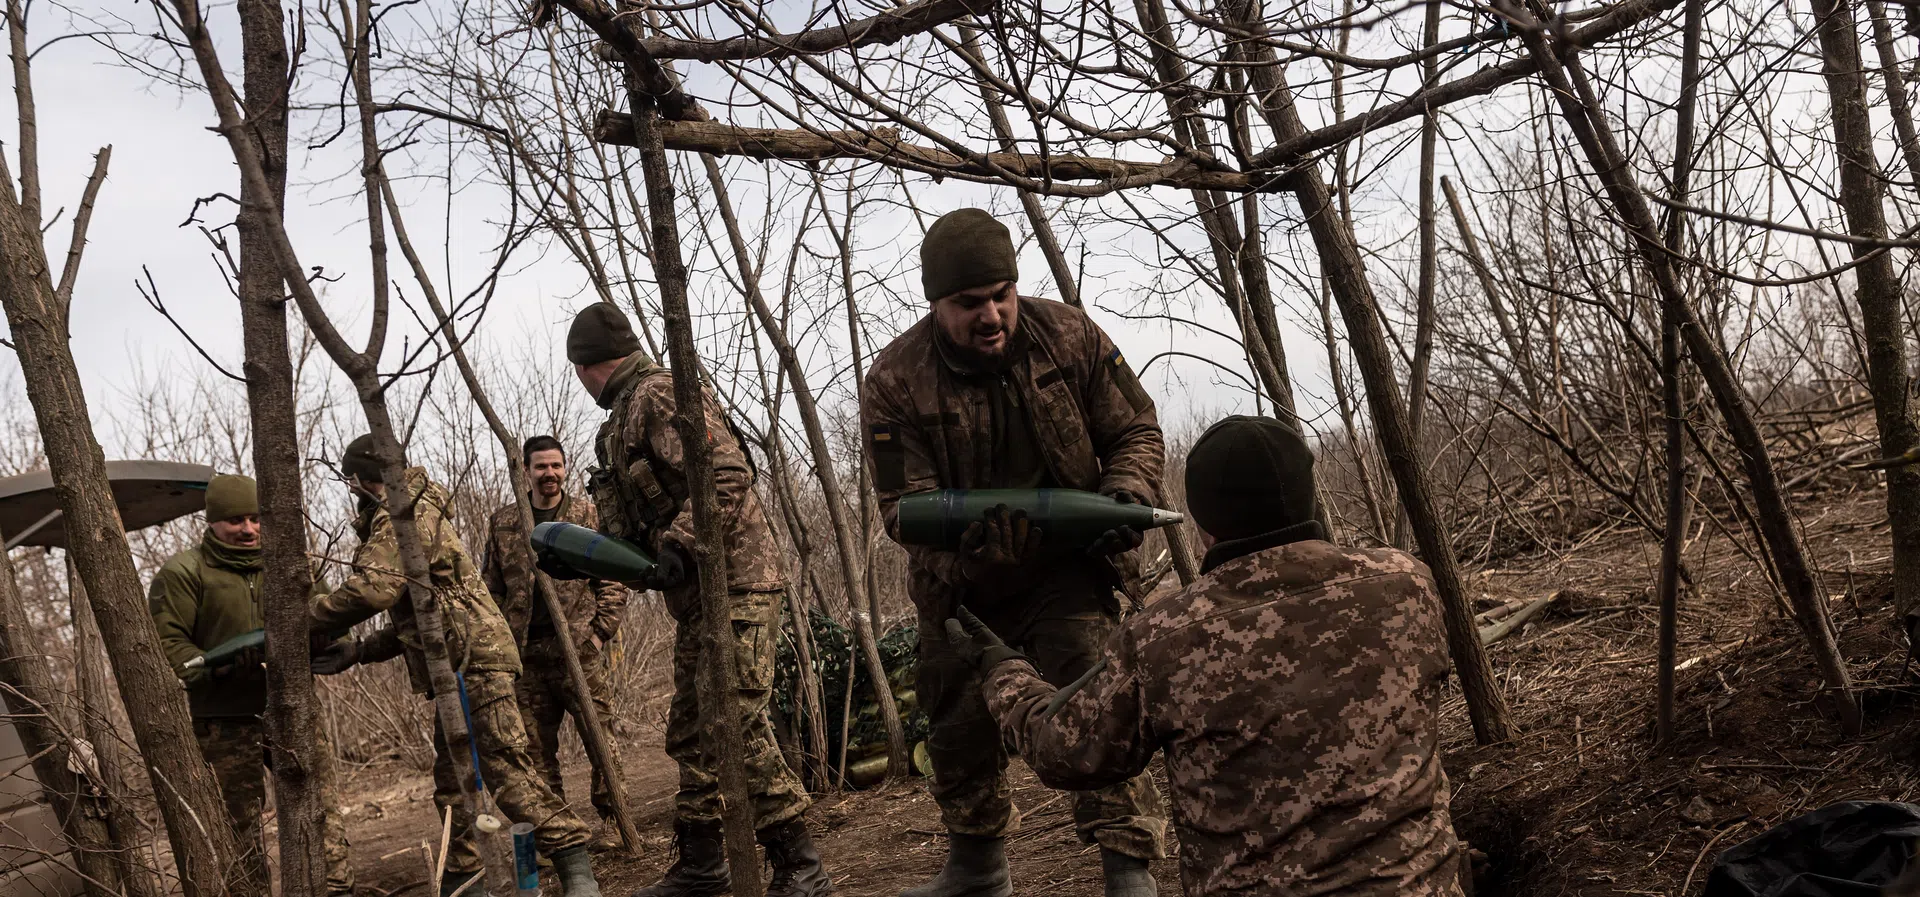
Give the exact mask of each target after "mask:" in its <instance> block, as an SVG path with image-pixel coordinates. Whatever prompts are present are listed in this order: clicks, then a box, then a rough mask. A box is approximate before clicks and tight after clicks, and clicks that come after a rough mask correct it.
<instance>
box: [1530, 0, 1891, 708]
mask: <svg viewBox="0 0 1920 897" xmlns="http://www.w3.org/2000/svg"><path fill="white" fill-rule="evenodd" d="M1501 12H1502V14H1503V15H1511V16H1513V17H1514V21H1516V22H1519V23H1522V27H1521V28H1520V33H1521V36H1522V37H1523V38H1524V39H1525V41H1526V44H1527V50H1528V53H1529V54H1530V55H1531V56H1532V57H1533V59H1534V61H1535V63H1536V64H1537V65H1538V67H1539V71H1540V76H1541V78H1542V80H1543V81H1545V82H1546V84H1547V87H1548V89H1549V90H1550V92H1551V93H1552V94H1553V97H1554V100H1555V101H1556V102H1557V103H1558V104H1559V106H1560V111H1561V116H1562V118H1564V119H1565V120H1566V122H1567V125H1568V128H1569V130H1571V131H1572V132H1573V134H1574V136H1575V137H1576V138H1577V139H1578V140H1579V142H1580V144H1581V147H1582V149H1583V150H1584V151H1585V152H1586V155H1587V159H1588V163H1589V165H1590V167H1591V168H1592V170H1593V171H1594V173H1595V174H1596V175H1597V176H1598V177H1599V178H1600V181H1601V183H1602V184H1603V185H1604V186H1605V188H1606V191H1607V195H1608V199H1609V200H1610V201H1611V203H1612V205H1613V207H1614V210H1615V211H1616V212H1617V213H1618V214H1619V215H1620V219H1621V223H1622V225H1623V226H1624V227H1625V228H1626V229H1627V232H1628V235H1629V236H1630V237H1631V238H1632V239H1633V241H1634V243H1635V250H1636V251H1637V252H1638V253H1639V254H1640V256H1641V258H1642V259H1643V260H1644V261H1645V263H1646V265H1647V267H1648V269H1649V270H1650V273H1652V275H1653V279H1654V284H1655V286H1656V287H1657V288H1658V289H1659V290H1660V294H1661V298H1662V300H1663V301H1665V302H1667V303H1669V304H1671V305H1673V306H1674V307H1675V308H1677V309H1679V310H1680V311H1681V312H1683V314H1684V317H1683V319H1682V320H1681V322H1680V332H1681V336H1682V337H1683V338H1684V339H1685V340H1686V344H1687V348H1688V350H1689V351H1690V352H1691V353H1692V355H1693V360H1694V364H1695V365H1697V366H1698V367H1699V369H1700V373H1701V377H1702V379H1704V380H1705V381H1706V384H1707V388H1708V390H1709V391H1710V392H1711V393H1712V395H1713V398H1714V403H1715V405H1716V406H1717V407H1718V409H1719V411H1720V416H1721V418H1722V419H1723V420H1724V421H1725V422H1726V425H1727V432H1728V435H1729V436H1731V437H1732V439H1733V441H1734V445H1735V447H1736V448H1737V449H1738V450H1739V451H1740V459H1741V463H1742V465H1743V466H1744V467H1745V469H1746V472H1747V479H1748V483H1749V486H1750V488H1751V490H1752V492H1753V502H1754V508H1755V511H1756V514H1755V516H1756V517H1757V518H1758V523H1759V525H1760V530H1761V532H1762V533H1763V534H1764V535H1765V537H1766V542H1767V544H1768V547H1769V549H1770V551H1771V552H1772V555H1773V562H1774V568H1775V570H1776V572H1777V573H1778V574H1779V577H1780V582H1781V585H1782V587H1783V588H1784V589H1785V590H1786V592H1787V597H1788V600H1789V601H1791V602H1792V605H1793V609H1794V617H1795V619H1796V620H1797V621H1798V622H1799V624H1800V629H1801V631H1802V632H1803V633H1804V634H1805V636H1806V639H1807V644H1808V648H1809V649H1810V651H1811V652H1812V654H1813V657H1814V662H1815V663H1816V664H1817V665H1818V667H1819V669H1820V673H1821V676H1822V678H1823V679H1825V680H1826V687H1827V688H1828V689H1829V690H1831V691H1832V692H1833V693H1834V698H1835V703H1836V705H1837V707H1836V709H1837V711H1838V712H1839V714H1840V721H1841V728H1842V730H1843V731H1844V732H1845V733H1846V734H1848V735H1850V736H1851V735H1854V734H1857V733H1858V732H1859V731H1860V706H1859V704H1858V703H1856V702H1855V700H1854V695H1853V686H1852V682H1851V679H1850V676H1849V674H1848V672H1847V666H1846V661H1845V659H1844V658H1842V657H1841V656H1840V649H1839V646H1838V645H1837V644H1836V643H1835V641H1834V636H1833V628H1832V625H1831V623H1830V622H1829V621H1828V618H1827V604H1826V601H1825V599H1824V598H1823V597H1822V596H1821V595H1820V594H1819V590H1818V588H1817V586H1816V584H1815V583H1814V581H1813V570H1812V567H1811V566H1810V564H1809V563H1808V561H1807V557H1806V552H1805V549H1804V548H1803V546H1802V545H1801V544H1800V536H1799V533H1797V532H1795V531H1794V518H1793V513H1792V509H1791V508H1790V507H1789V506H1788V504H1787V500H1786V496H1785V495H1784V494H1782V492H1781V490H1780V482H1779V478H1778V476H1777V475H1776V474H1775V472H1774V469H1773V457H1772V455H1771V454H1769V452H1768V449H1767V444H1766V439H1765V436H1764V434H1762V433H1761V431H1760V428H1759V426H1758V425H1757V424H1756V423H1755V422H1754V417H1753V410H1752V407H1751V404H1750V402H1749V400H1748V398H1747V395H1746V393H1745V391H1744V389H1743V388H1742V387H1741V385H1740V381H1739V379H1738V378H1737V377H1736V376H1735V374H1734V372H1733V368H1732V365H1731V363H1730V362H1729V361H1728V359H1727V357H1726V355H1725V354H1724V353H1723V352H1722V351H1721V348H1720V346H1719V343H1718V342H1717V341H1716V340H1715V339H1714V338H1713V337H1712V335H1711V334H1710V333H1709V332H1708V331H1707V330H1706V328H1705V327H1704V326H1703V325H1702V323H1701V321H1700V320H1699V316H1698V314H1697V313H1696V312H1695V311H1694V309H1693V308H1692V306H1691V305H1690V304H1688V303H1687V302H1686V296H1685V293H1684V292H1683V291H1682V290H1681V288H1680V284H1679V279H1678V277H1677V276H1676V274H1675V272H1674V270H1673V267H1672V261H1671V260H1670V258H1669V256H1668V255H1667V253H1666V249H1665V247H1664V246H1663V245H1662V244H1661V242H1660V240H1659V236H1658V234H1659V229H1658V228H1657V226H1656V225H1655V223H1654V219H1653V213H1652V211H1651V210H1650V209H1649V208H1648V205H1647V199H1646V197H1645V195H1643V194H1642V193H1641V191H1640V186H1639V185H1638V184H1637V183H1635V181H1634V180H1633V178H1632V176H1631V174H1630V173H1629V171H1630V170H1629V168H1628V167H1627V162H1626V158H1625V157H1624V156H1623V155H1622V154H1621V152H1620V149H1619V145H1618V143H1617V142H1616V141H1615V139H1614V136H1613V132H1612V130H1611V128H1610V127H1609V126H1608V125H1607V124H1606V121H1605V119H1604V118H1603V117H1602V115H1601V114H1600V108H1601V107H1600V104H1599V100H1598V99H1597V98H1596V97H1595V96H1594V92H1593V89H1592V85H1591V84H1589V83H1588V82H1587V78H1586V75H1585V73H1584V71H1582V70H1581V68H1580V66H1579V63H1578V60H1577V58H1573V57H1567V58H1562V57H1561V56H1560V55H1559V54H1558V52H1557V50H1556V49H1555V48H1554V47H1553V46H1552V45H1551V44H1549V43H1548V39H1547V37H1546V35H1545V33H1544V31H1543V30H1542V29H1541V26H1540V25H1539V24H1538V23H1537V22H1535V21H1534V20H1533V19H1532V16H1531V15H1530V14H1528V13H1527V12H1526V11H1525V10H1522V9H1520V8H1518V7H1515V6H1512V5H1511V4H1506V5H1503V7H1502V10H1501Z"/></svg>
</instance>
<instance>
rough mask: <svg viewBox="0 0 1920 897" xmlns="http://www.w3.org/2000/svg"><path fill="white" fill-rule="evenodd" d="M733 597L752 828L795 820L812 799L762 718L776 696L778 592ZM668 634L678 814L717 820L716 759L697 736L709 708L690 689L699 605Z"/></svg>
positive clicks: (737, 699)
mask: <svg viewBox="0 0 1920 897" xmlns="http://www.w3.org/2000/svg"><path fill="white" fill-rule="evenodd" d="M729 597H730V598H731V600H732V603H733V637H734V645H733V649H734V658H733V659H734V664H735V669H737V670H738V671H739V674H740V680H739V681H740V689H739V691H738V692H737V693H735V694H734V696H733V698H734V704H733V707H732V708H731V711H732V712H733V713H734V714H736V715H738V716H739V718H740V730H741V733H742V735H744V736H745V740H746V750H747V788H748V790H749V791H750V792H751V795H752V800H753V818H754V823H753V827H754V828H756V829H765V828H768V827H770V826H775V825H780V824H781V823H784V822H788V821H791V820H794V819H798V818H800V816H802V815H803V814H805V813H806V812H807V807H808V806H809V805H810V804H811V803H812V798H811V797H809V796H808V795H807V789H806V787H805V786H803V785H801V784H800V779H799V777H798V776H795V775H794V774H793V770H791V769H788V768H787V760H786V757H785V756H783V755H782V754H781V753H780V745H779V743H778V742H776V741H775V740H774V737H773V726H772V725H771V724H770V723H769V722H768V721H767V701H768V700H769V699H770V698H771V697H772V696H773V648H774V640H775V639H776V638H778V637H779V632H780V609H781V604H782V603H783V600H782V599H783V598H784V597H785V595H784V594H783V593H781V592H747V593H743V594H736V595H732V596H729ZM681 617H682V619H680V620H679V621H678V626H677V628H676V630H675V632H674V638H673V703H672V705H671V706H670V707H669V708H668V710H667V756H669V757H672V758H673V760H674V762H675V763H677V764H679V766H680V793H679V795H678V796H677V797H676V798H675V801H674V812H675V815H676V816H677V817H678V818H679V819H680V820H682V821H685V822H709V821H718V820H719V819H720V778H719V770H718V763H717V762H716V761H715V760H714V757H713V754H712V752H710V751H708V750H707V749H706V747H705V745H704V744H702V742H703V741H704V740H705V734H706V732H705V730H706V724H705V722H704V714H705V713H706V712H707V709H706V708H702V707H701V706H700V699H699V696H698V694H697V693H696V691H695V686H696V685H697V684H698V682H699V667H700V653H701V652H700V628H701V623H700V611H699V609H698V608H697V607H696V608H694V609H693V610H691V611H689V612H687V613H684V614H682V615H681Z"/></svg>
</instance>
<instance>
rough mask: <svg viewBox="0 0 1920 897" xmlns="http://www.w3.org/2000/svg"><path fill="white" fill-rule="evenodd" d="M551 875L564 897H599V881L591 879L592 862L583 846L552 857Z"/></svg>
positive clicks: (563, 851) (570, 848) (568, 849)
mask: <svg viewBox="0 0 1920 897" xmlns="http://www.w3.org/2000/svg"><path fill="white" fill-rule="evenodd" d="M553 874H554V877H555V878H558V879H560V893H561V894H563V895H565V897H600V880H599V879H597V878H594V877H593V861H592V860H591V859H590V858H589V855H588V853H587V846H586V845H585V844H582V845H580V846H579V847H569V848H567V849H566V850H562V851H560V852H558V853H555V854H554V855H553Z"/></svg>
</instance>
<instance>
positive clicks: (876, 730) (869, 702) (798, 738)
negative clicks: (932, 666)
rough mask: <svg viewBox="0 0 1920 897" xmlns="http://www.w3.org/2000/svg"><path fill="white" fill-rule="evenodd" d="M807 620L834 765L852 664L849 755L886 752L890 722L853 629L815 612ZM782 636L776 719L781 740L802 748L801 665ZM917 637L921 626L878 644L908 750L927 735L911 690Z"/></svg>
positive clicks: (901, 628)
mask: <svg viewBox="0 0 1920 897" xmlns="http://www.w3.org/2000/svg"><path fill="white" fill-rule="evenodd" d="M808 618H809V621H810V622H811V623H812V629H813V668H814V672H815V673H816V674H817V675H818V676H819V677H820V691H821V695H822V700H823V702H824V704H825V709H826V724H827V725H826V729H827V745H828V757H829V759H830V763H831V765H832V766H836V767H837V766H838V765H839V762H840V715H841V708H843V707H844V706H845V702H846V699H847V670H848V666H849V665H851V666H852V668H853V696H854V702H853V719H852V722H851V724H850V726H849V734H848V741H850V742H852V744H853V750H852V751H851V753H850V754H849V755H848V756H849V757H850V759H849V761H848V762H849V763H852V762H857V761H859V760H861V759H864V758H866V757H871V756H877V755H879V754H882V753H884V752H885V751H886V745H887V728H886V724H885V723H883V722H881V720H880V706H879V704H878V703H877V702H875V701H874V698H873V695H874V692H873V683H872V678H871V677H870V676H868V675H867V669H866V664H864V663H862V662H860V658H859V656H858V651H857V648H858V643H857V642H855V641H854V638H853V631H852V630H850V629H848V628H847V627H845V626H842V625H840V623H838V622H837V621H835V620H834V619H833V618H832V617H829V616H827V615H825V614H823V613H820V612H819V611H817V610H816V611H811V612H810V613H809V614H808ZM781 636H782V637H781V639H780V644H779V648H778V651H777V653H776V655H775V658H774V683H773V702H772V703H773V707H772V711H773V714H772V715H773V718H774V726H775V728H776V729H778V730H780V735H781V737H782V740H785V741H788V743H789V744H792V745H798V744H801V743H804V741H805V736H804V734H803V733H804V732H805V731H806V728H807V721H806V707H805V702H804V701H803V700H802V699H801V697H800V692H799V689H798V688H797V687H796V682H797V680H798V672H799V666H798V661H797V660H796V659H795V658H794V651H793V638H792V633H791V632H790V631H783V632H782V633H781ZM918 639H919V628H918V627H916V626H913V625H901V626H896V627H894V628H893V629H892V630H890V631H888V632H887V634H886V635H885V636H884V637H882V638H881V639H880V644H879V648H880V661H881V665H882V666H884V667H885V668H886V670H887V680H888V685H889V686H891V688H892V690H893V699H894V702H895V704H896V705H898V707H899V710H900V722H901V724H902V725H903V726H904V727H905V728H906V735H907V745H908V747H909V748H911V747H912V746H913V745H916V744H919V743H920V742H922V741H925V740H926V737H927V715H926V713H925V712H924V711H922V710H921V709H920V706H919V703H918V701H917V700H915V695H914V691H913V685H914V670H915V666H916V664H915V658H914V644H915V642H916V641H917V640H918Z"/></svg>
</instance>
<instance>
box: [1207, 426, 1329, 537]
mask: <svg viewBox="0 0 1920 897" xmlns="http://www.w3.org/2000/svg"><path fill="white" fill-rule="evenodd" d="M1187 509H1188V510H1189V511H1192V512H1193V521H1194V522H1195V523H1197V524H1199V526H1200V528H1201V529H1203V530H1206V531H1207V533H1208V534H1209V535H1211V536H1213V537H1214V538H1215V539H1217V540H1220V541H1222V542H1227V541H1232V540H1234V539H1245V538H1249V537H1252V536H1258V535H1262V534H1265V533H1270V532H1273V531H1274V530H1277V529H1281V528H1283V527H1288V526H1293V525H1295V524H1300V523H1305V522H1307V521H1309V520H1312V519H1314V513H1313V450H1312V449H1310V448H1308V447H1307V440H1306V439H1305V438H1304V437H1302V436H1301V435H1300V431H1298V430H1295V429H1294V428H1293V427H1291V426H1288V425H1287V424H1285V423H1283V422H1281V421H1278V420H1275V419H1274V418H1271V417H1247V416H1244V415H1234V416H1233V417H1229V418H1227V419H1225V420H1222V421H1220V422H1219V423H1216V424H1214V425H1213V426H1212V427H1209V428H1208V429H1207V432H1206V433H1204V434H1202V435H1201V437H1200V439H1199V441H1198V442H1195V443H1194V444H1193V450H1192V451H1190V452H1188V453H1187Z"/></svg>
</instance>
